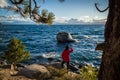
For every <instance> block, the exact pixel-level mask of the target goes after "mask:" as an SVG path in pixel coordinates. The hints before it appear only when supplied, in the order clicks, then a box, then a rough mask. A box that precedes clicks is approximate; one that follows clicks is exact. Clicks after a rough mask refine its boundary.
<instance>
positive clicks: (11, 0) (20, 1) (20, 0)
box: [10, 0, 24, 4]
mask: <svg viewBox="0 0 120 80" xmlns="http://www.w3.org/2000/svg"><path fill="white" fill-rule="evenodd" d="M23 1H24V0H19V1H16V0H14V1H13V0H10V2H11V3H12V4H21V3H22V2H23Z"/></svg>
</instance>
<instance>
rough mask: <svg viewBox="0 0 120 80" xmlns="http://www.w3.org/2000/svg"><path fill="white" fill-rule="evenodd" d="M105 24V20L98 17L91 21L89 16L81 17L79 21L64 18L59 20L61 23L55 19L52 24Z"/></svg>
mask: <svg viewBox="0 0 120 80" xmlns="http://www.w3.org/2000/svg"><path fill="white" fill-rule="evenodd" d="M105 22H106V19H102V18H98V17H95V18H93V19H91V18H90V17H89V16H82V17H81V18H80V19H76V18H70V19H68V18H66V19H61V21H60V20H58V19H56V20H55V23H54V24H105Z"/></svg>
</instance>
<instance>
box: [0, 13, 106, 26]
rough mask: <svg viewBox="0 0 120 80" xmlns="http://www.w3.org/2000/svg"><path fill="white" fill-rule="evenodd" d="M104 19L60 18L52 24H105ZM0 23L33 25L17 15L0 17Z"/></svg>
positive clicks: (86, 17) (27, 19)
mask: <svg viewBox="0 0 120 80" xmlns="http://www.w3.org/2000/svg"><path fill="white" fill-rule="evenodd" d="M105 22H106V19H102V18H98V17H95V18H93V19H91V18H90V17H89V16H82V17H81V18H80V19H76V18H67V17H61V18H56V19H55V21H54V23H53V24H76V25H79V24H105ZM0 23H3V24H35V23H34V22H33V21H31V20H30V18H23V17H21V16H18V15H11V16H0Z"/></svg>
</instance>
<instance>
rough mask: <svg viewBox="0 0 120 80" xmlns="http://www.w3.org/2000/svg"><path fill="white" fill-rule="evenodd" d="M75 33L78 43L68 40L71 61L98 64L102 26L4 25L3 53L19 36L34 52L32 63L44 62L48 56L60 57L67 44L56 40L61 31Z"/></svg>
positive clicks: (0, 45) (0, 38) (0, 35)
mask: <svg viewBox="0 0 120 80" xmlns="http://www.w3.org/2000/svg"><path fill="white" fill-rule="evenodd" d="M61 31H65V32H69V33H71V34H72V36H73V38H74V39H77V40H78V42H77V43H66V44H69V45H70V46H71V47H73V49H74V52H73V53H72V54H71V61H72V62H74V63H75V64H80V63H90V64H93V65H99V64H100V61H101V55H102V53H101V52H99V51H95V47H96V45H97V43H100V42H103V41H104V35H103V34H104V26H103V25H52V26H47V25H39V26H38V25H4V26H1V27H0V54H2V53H4V51H5V50H6V47H7V44H8V43H9V40H10V39H12V38H13V37H17V38H19V39H21V40H22V41H23V43H24V44H25V45H26V49H27V50H29V51H30V52H31V60H30V61H29V62H30V63H45V62H48V60H47V59H46V58H49V57H52V58H55V59H58V58H60V56H61V53H62V51H63V50H64V48H65V46H66V44H61V43H57V40H56V35H57V33H58V32H61Z"/></svg>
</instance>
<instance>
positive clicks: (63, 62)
mask: <svg viewBox="0 0 120 80" xmlns="http://www.w3.org/2000/svg"><path fill="white" fill-rule="evenodd" d="M65 63H67V69H69V61H68V62H66V61H62V63H61V66H62V68H64V64H65Z"/></svg>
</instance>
